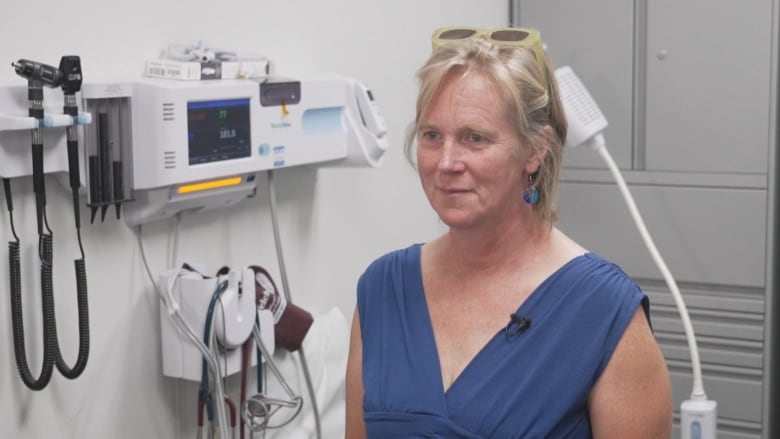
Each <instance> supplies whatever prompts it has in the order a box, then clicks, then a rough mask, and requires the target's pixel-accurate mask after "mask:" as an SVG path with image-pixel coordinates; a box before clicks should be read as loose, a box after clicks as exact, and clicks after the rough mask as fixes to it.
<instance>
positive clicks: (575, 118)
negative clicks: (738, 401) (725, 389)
mask: <svg viewBox="0 0 780 439" xmlns="http://www.w3.org/2000/svg"><path fill="white" fill-rule="evenodd" d="M555 77H556V79H557V81H558V87H559V88H560V94H561V99H562V100H563V107H564V112H565V113H566V118H567V119H568V122H569V130H568V134H567V139H566V147H568V148H573V147H577V146H580V145H587V146H589V147H591V148H593V149H595V150H596V152H598V153H599V155H600V156H601V157H602V158H603V159H604V162H605V163H606V164H607V167H608V168H609V170H610V171H611V172H612V175H613V177H614V178H615V182H616V183H617V185H618V187H619V188H620V192H621V193H622V194H623V197H624V198H625V201H626V204H627V205H628V209H629V211H630V212H631V216H632V217H633V219H634V222H635V223H636V225H637V228H638V229H639V233H640V234H641V235H642V239H643V240H644V242H645V245H646V246H647V248H648V250H649V251H650V254H651V256H652V257H653V260H654V261H655V263H656V265H658V268H659V270H660V271H661V273H662V274H663V277H664V280H665V281H666V284H667V286H668V287H669V290H670V291H671V293H672V296H673V297H674V301H675V303H676V304H677V309H678V311H679V312H680V318H681V319H682V322H683V326H684V328H685V335H686V338H687V339H688V348H689V349H690V353H691V366H692V367H693V390H692V391H691V396H690V399H688V400H685V401H683V402H682V404H681V405H680V412H681V417H680V431H681V434H682V438H683V439H692V438H703V439H710V438H715V437H716V433H717V405H718V404H717V401H713V400H708V399H707V394H706V393H705V392H704V384H703V381H702V375H701V363H700V361H699V349H698V347H697V345H696V336H695V335H694V332H693V326H692V325H691V319H690V316H689V315H688V310H687V308H686V307H685V302H684V301H683V297H682V294H681V293H680V289H679V288H678V287H677V283H676V282H675V280H674V278H673V277H672V274H671V272H670V271H669V269H668V268H667V266H666V263H664V260H663V259H662V258H661V255H660V253H659V252H658V249H657V248H656V246H655V244H654V243H653V239H652V237H650V234H649V233H648V231H647V228H646V227H645V224H644V221H643V220H642V217H641V215H640V214H639V210H638V209H637V207H636V203H634V199H633V197H632V196H631V192H629V190H628V186H627V185H626V182H625V180H623V176H622V174H621V173H620V170H619V169H618V167H617V165H616V164H615V161H614V160H613V159H612V156H611V155H610V154H609V151H608V150H607V147H606V145H605V140H604V135H603V134H602V133H601V132H602V131H603V130H604V128H606V127H607V119H606V118H605V117H604V115H603V113H602V112H601V110H600V109H599V107H598V105H597V104H596V102H595V101H594V100H593V97H592V96H591V95H590V93H589V92H588V90H587V89H586V88H585V86H584V85H583V83H582V82H581V81H580V79H579V78H578V77H577V75H576V74H575V73H574V71H573V70H572V69H571V68H570V67H568V66H565V67H560V68H558V69H557V70H556V71H555Z"/></svg>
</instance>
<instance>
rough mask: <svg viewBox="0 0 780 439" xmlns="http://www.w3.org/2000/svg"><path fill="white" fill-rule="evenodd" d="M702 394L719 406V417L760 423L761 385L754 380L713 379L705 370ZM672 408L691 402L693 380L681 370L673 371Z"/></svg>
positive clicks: (758, 378)
mask: <svg viewBox="0 0 780 439" xmlns="http://www.w3.org/2000/svg"><path fill="white" fill-rule="evenodd" d="M703 375H704V390H706V392H707V397H708V398H709V399H713V400H715V401H717V402H718V416H722V417H724V418H736V419H740V420H743V421H748V422H756V423H760V422H761V406H762V402H761V398H762V384H761V379H760V377H756V378H755V379H752V380H748V379H735V378H732V377H727V376H719V375H714V374H713V373H708V372H707V371H706V370H704V373H703ZM671 377H672V391H673V393H674V406H675V407H680V403H682V402H683V401H684V400H686V399H689V398H690V394H691V389H692V386H693V376H692V375H691V374H689V373H686V372H683V371H681V370H672V372H671Z"/></svg>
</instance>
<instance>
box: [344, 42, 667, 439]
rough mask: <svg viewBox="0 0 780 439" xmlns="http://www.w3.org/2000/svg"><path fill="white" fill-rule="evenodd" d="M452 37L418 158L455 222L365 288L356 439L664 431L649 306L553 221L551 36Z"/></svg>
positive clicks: (355, 365)
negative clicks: (547, 46) (546, 41)
mask: <svg viewBox="0 0 780 439" xmlns="http://www.w3.org/2000/svg"><path fill="white" fill-rule="evenodd" d="M529 32H530V33H531V36H533V31H529ZM442 35H443V34H442V33H441V32H437V33H436V34H435V36H434V47H435V50H434V52H433V54H432V55H431V57H430V59H429V60H428V62H427V63H426V64H425V65H424V66H423V67H422V69H421V70H420V71H419V72H418V79H419V80H420V94H419V97H418V101H417V116H416V119H415V122H414V125H413V127H412V129H410V135H409V139H408V140H407V153H408V155H409V156H411V152H410V151H411V145H412V144H413V143H416V145H417V149H416V165H417V169H418V172H419V176H420V181H421V183H422V188H423V190H424V192H425V194H426V196H427V197H428V200H429V202H430V204H431V206H432V207H433V209H434V210H435V211H436V213H437V214H438V215H439V217H440V218H441V220H442V221H443V222H444V223H445V224H446V225H447V226H448V227H449V229H448V231H447V232H446V233H445V234H444V235H442V236H441V237H439V238H437V239H435V240H433V241H431V242H428V243H426V244H423V245H412V246H410V247H408V248H406V249H402V250H398V251H395V252H392V253H389V254H387V255H384V256H382V257H381V258H379V259H377V260H376V261H374V263H372V264H371V265H370V266H369V267H368V268H367V270H366V271H365V273H364V274H363V275H362V276H361V278H360V281H359V283H358V307H357V310H356V312H355V317H354V319H353V324H352V336H351V345H350V354H349V363H348V367H347V419H346V420H347V425H346V436H347V438H350V439H352V438H361V437H371V438H383V437H404V438H406V437H441V438H482V437H491V438H510V437H511V438H515V437H522V438H531V437H577V438H579V437H597V438H645V437H648V438H650V437H652V438H655V437H669V436H670V434H671V419H672V417H671V404H672V403H671V389H670V382H669V376H668V372H667V369H666V365H665V362H664V358H663V356H662V354H661V352H660V349H659V348H658V345H657V344H656V342H655V339H654V337H653V334H652V331H651V328H650V325H649V314H648V307H649V304H648V300H647V297H646V296H645V295H644V294H643V293H642V292H641V291H640V289H639V287H638V286H637V285H636V284H635V283H634V282H633V281H632V280H631V279H630V278H629V277H628V276H627V275H626V274H625V273H623V272H622V271H621V270H620V268H618V267H617V266H616V265H614V264H612V263H610V262H608V261H606V260H604V259H602V258H600V257H599V256H598V255H596V254H594V253H590V252H588V250H586V249H585V248H583V247H581V246H580V245H579V244H577V243H576V242H574V241H572V240H571V239H570V238H568V237H567V236H565V235H564V234H563V233H562V232H561V231H560V230H558V229H557V228H555V227H554V225H553V223H554V221H555V220H556V209H555V205H554V196H555V191H556V188H557V183H558V175H559V169H560V162H561V153H562V145H563V144H564V143H565V138H566V120H565V116H564V114H563V109H562V105H561V102H560V98H559V96H558V88H557V85H556V83H555V78H554V75H553V72H552V69H551V68H550V66H549V63H548V61H547V58H546V56H544V52H543V51H542V49H541V42H540V41H539V40H538V39H537V40H536V41H524V42H523V44H518V42H517V41H514V40H513V39H512V38H510V39H509V41H496V39H495V38H494V37H492V34H491V33H490V31H477V32H474V35H470V36H469V35H467V36H468V38H464V39H460V40H457V41H452V42H447V43H446V44H441V47H438V48H437V46H438V45H439V44H440V43H441V42H442V41H441V40H443V38H438V37H441V36H442ZM537 35H538V34H537ZM531 40H532V39H531Z"/></svg>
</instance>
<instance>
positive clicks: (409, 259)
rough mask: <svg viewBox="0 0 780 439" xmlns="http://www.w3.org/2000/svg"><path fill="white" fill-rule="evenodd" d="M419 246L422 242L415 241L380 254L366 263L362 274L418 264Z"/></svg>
mask: <svg viewBox="0 0 780 439" xmlns="http://www.w3.org/2000/svg"><path fill="white" fill-rule="evenodd" d="M421 246H422V244H419V243H416V244H412V245H410V246H408V247H405V248H399V249H396V250H392V251H389V252H387V253H384V254H382V255H381V256H379V257H377V258H376V259H374V260H373V261H372V262H371V263H369V264H368V267H366V269H365V272H364V273H363V276H366V275H370V274H373V273H377V272H382V273H384V272H386V271H387V270H388V269H392V268H393V267H404V266H408V265H410V264H412V265H417V266H419V260H420V248H421Z"/></svg>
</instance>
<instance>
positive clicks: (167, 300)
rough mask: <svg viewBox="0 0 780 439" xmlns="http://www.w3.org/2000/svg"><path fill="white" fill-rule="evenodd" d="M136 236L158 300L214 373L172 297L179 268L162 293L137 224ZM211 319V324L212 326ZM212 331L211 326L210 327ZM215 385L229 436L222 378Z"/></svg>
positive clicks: (212, 364) (221, 421) (213, 365)
mask: <svg viewBox="0 0 780 439" xmlns="http://www.w3.org/2000/svg"><path fill="white" fill-rule="evenodd" d="M136 238H137V240H138V247H139V250H140V252H141V260H142V261H143V264H144V268H145V269H146V274H147V275H148V276H149V280H150V281H151V282H152V286H154V290H155V292H156V293H157V295H158V297H159V298H160V301H161V302H162V304H163V305H164V306H165V307H166V309H167V310H168V315H169V316H170V317H171V320H172V321H173V323H174V324H175V325H176V327H177V328H178V329H179V330H180V331H181V332H182V333H183V334H184V335H185V336H186V337H187V338H189V340H190V341H191V342H192V343H193V344H194V345H195V347H196V348H198V350H199V351H200V353H201V354H202V355H203V358H204V359H206V363H207V364H208V366H209V368H210V369H211V371H212V373H214V374H216V373H217V371H218V370H219V364H218V363H219V362H218V360H217V359H216V358H215V357H214V356H213V355H212V353H211V351H210V350H209V348H208V347H206V345H205V343H203V341H201V339H200V337H198V335H197V333H196V332H195V331H194V330H193V329H192V327H190V325H188V324H187V322H186V321H185V320H184V317H183V316H182V315H181V312H180V311H179V304H178V303H176V300H175V299H174V298H173V293H172V291H173V285H174V284H175V283H176V280H177V279H178V278H179V277H180V276H181V274H182V273H183V272H182V271H181V270H180V271H179V272H177V273H176V275H174V276H171V277H170V278H169V279H168V285H167V288H166V291H167V294H164V293H163V292H162V291H160V288H159V287H158V285H157V282H156V281H155V280H154V276H153V275H152V270H151V269H150V268H149V263H148V261H147V259H146V251H145V250H144V245H143V239H142V237H141V226H140V225H139V226H138V228H137V230H136ZM213 323H214V322H213V321H212V326H213ZM212 332H213V328H212ZM214 382H215V387H216V394H217V398H216V400H217V419H218V422H219V429H220V437H221V438H225V439H227V438H229V437H230V436H229V435H228V425H229V424H228V422H227V414H226V413H225V390H224V388H223V387H222V380H221V379H215V380H214Z"/></svg>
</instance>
